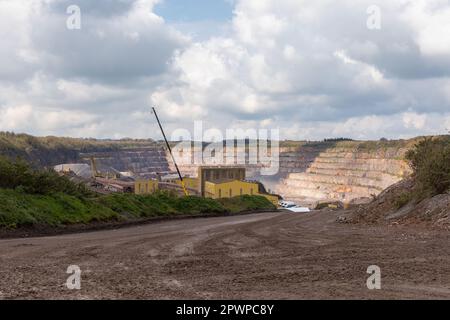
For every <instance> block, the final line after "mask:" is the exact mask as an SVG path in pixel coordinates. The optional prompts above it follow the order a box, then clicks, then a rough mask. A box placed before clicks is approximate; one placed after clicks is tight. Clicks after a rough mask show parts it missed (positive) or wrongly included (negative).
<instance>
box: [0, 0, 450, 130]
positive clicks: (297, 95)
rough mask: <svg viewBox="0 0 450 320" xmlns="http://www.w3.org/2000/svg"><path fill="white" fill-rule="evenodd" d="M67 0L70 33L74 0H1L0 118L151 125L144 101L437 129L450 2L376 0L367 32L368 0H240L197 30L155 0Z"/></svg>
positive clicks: (444, 113)
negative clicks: (226, 20)
mask: <svg viewBox="0 0 450 320" xmlns="http://www.w3.org/2000/svg"><path fill="white" fill-rule="evenodd" d="M74 1H75V2H77V3H78V4H79V5H80V7H81V9H82V17H83V18H82V19H84V20H83V23H82V29H81V30H79V32H72V31H68V30H67V29H66V28H65V19H66V13H65V5H66V4H68V3H69V2H70V4H72V3H71V2H73V1H68V0H61V1H53V0H52V1H47V0H20V1H6V0H0V38H1V39H2V42H1V43H0V106H2V107H0V116H1V117H2V119H0V124H1V128H0V130H6V129H8V130H15V131H27V132H32V133H36V134H60V135H75V136H98V137H120V136H131V137H148V136H153V137H159V135H158V134H157V133H156V132H157V131H156V130H151V128H152V127H151V126H150V123H151V122H150V121H151V118H150V116H149V115H148V108H149V106H150V105H156V106H158V110H159V111H160V113H161V117H162V118H163V120H164V122H165V124H166V126H167V128H169V129H174V128H179V127H186V128H190V127H191V126H192V121H194V120H204V121H205V122H207V123H208V124H209V125H210V126H215V127H219V128H221V129H224V128H227V127H233V126H240V127H245V126H253V127H254V126H263V127H269V126H275V127H280V129H281V131H280V134H281V137H282V138H291V139H304V138H308V139H320V138H323V137H330V136H348V137H354V138H360V139H364V138H377V137H378V138H379V137H380V136H385V137H406V136H414V135H419V134H431V133H442V132H443V131H442V130H444V131H445V125H446V121H448V119H449V118H448V110H449V106H450V79H449V77H450V60H449V58H448V57H449V54H450V34H449V33H450V6H449V4H448V1H443V0H428V1H425V0H382V1H378V3H377V5H378V6H379V7H380V8H381V14H382V25H381V29H380V30H368V29H367V27H366V19H367V17H368V16H367V13H366V9H367V7H368V6H369V5H372V4H373V3H372V1H369V0H361V1H358V2H355V1H353V0H342V1H340V2H339V4H337V3H336V2H334V1H331V0H318V1H306V0H277V1H275V0H237V1H235V2H234V5H235V9H234V17H233V20H232V21H231V22H230V25H229V26H224V28H217V30H222V31H220V32H217V34H213V36H211V37H208V38H206V39H205V38H202V39H198V38H197V39H198V40H193V39H192V38H191V37H190V36H189V35H188V31H187V30H184V29H183V28H182V27H181V24H180V25H178V26H179V29H178V30H177V29H176V26H177V24H174V25H168V24H167V23H166V22H165V21H164V18H163V17H159V16H158V15H156V14H155V13H154V12H153V7H154V5H155V3H157V2H158V1H157V0H137V1H136V0H121V1H118V0H117V1H95V2H93V1H90V0H89V1H88V0H74ZM11 26H13V27H12V28H11ZM61 26H62V27H61ZM209 33H213V32H212V31H211V32H209ZM205 34H208V32H205ZM20 115H22V116H20ZM37 119H39V120H37ZM447 126H448V124H447Z"/></svg>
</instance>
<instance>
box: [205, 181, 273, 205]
mask: <svg viewBox="0 0 450 320" xmlns="http://www.w3.org/2000/svg"><path fill="white" fill-rule="evenodd" d="M242 195H256V196H263V197H265V198H266V199H267V200H269V201H270V202H272V203H273V204H274V205H275V206H278V197H277V196H275V195H271V194H262V193H259V185H258V183H256V182H249V181H241V180H226V181H225V180H224V181H216V182H211V181H206V182H205V184H204V196H205V197H207V198H213V199H220V198H232V197H236V196H242Z"/></svg>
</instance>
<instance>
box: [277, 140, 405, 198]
mask: <svg viewBox="0 0 450 320" xmlns="http://www.w3.org/2000/svg"><path fill="white" fill-rule="evenodd" d="M405 151H406V149H395V148H391V149H387V150H374V151H372V152H365V151H360V150H358V148H339V147H338V148H328V149H326V150H324V151H322V152H320V153H319V154H318V155H317V156H316V157H315V158H314V159H313V160H312V161H311V157H308V156H305V153H304V152H302V151H301V150H300V151H299V152H298V158H299V159H301V160H300V162H301V163H303V166H302V167H303V168H305V167H306V169H304V170H303V171H302V172H294V173H289V174H288V176H287V177H286V178H284V179H282V180H281V181H280V183H278V184H277V185H276V187H275V191H276V192H278V193H280V194H281V195H283V196H284V197H285V198H287V199H290V200H294V201H297V202H300V203H304V204H309V205H311V204H313V203H316V202H319V201H324V200H327V201H329V200H336V201H343V202H350V201H352V200H354V199H358V198H370V197H372V196H375V195H378V194H379V193H380V192H381V191H383V190H384V189H386V188H387V187H389V186H390V185H392V184H394V183H396V182H398V181H399V180H401V179H402V178H404V177H405V176H406V175H408V174H409V173H410V168H409V167H408V165H407V163H406V162H405V161H404V160H401V158H402V157H403V155H404V153H405ZM294 157H295V156H294ZM290 158H292V156H291V157H290ZM303 159H305V160H303ZM281 163H282V166H283V163H284V162H283V161H281ZM288 164H289V162H288Z"/></svg>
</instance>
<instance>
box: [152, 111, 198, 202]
mask: <svg viewBox="0 0 450 320" xmlns="http://www.w3.org/2000/svg"><path fill="white" fill-rule="evenodd" d="M152 110H153V113H154V114H155V117H156V121H157V122H158V125H159V129H161V133H162V135H163V137H164V141H165V142H166V146H167V149H168V150H169V153H170V156H171V157H172V161H173V164H174V165H175V169H176V170H177V173H178V177H180V182H181V187H182V188H183V192H184V195H185V196H188V195H189V193H188V191H187V189H186V186H185V185H184V180H183V177H182V176H181V172H180V169H178V165H177V162H176V161H175V157H174V156H173V153H172V148H171V147H170V145H169V142H168V141H167V138H166V134H165V133H164V130H163V127H162V125H161V122H160V121H159V117H158V114H157V113H156V109H155V107H152Z"/></svg>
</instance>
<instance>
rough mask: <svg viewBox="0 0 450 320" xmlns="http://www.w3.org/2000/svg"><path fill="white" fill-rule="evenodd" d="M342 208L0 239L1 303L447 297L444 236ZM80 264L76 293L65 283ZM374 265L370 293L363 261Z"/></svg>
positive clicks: (448, 253) (449, 270) (447, 239)
mask: <svg viewBox="0 0 450 320" xmlns="http://www.w3.org/2000/svg"><path fill="white" fill-rule="evenodd" d="M339 214H340V213H339V212H336V213H330V212H314V213H310V214H293V213H286V212H276V213H263V214H255V215H245V216H232V217H217V218H198V219H188V220H173V221H165V222H160V223H153V224H149V225H142V226H135V227H129V228H122V229H118V230H108V231H97V232H89V233H80V234H71V235H62V236H53V237H42V238H26V239H4V240H0V298H4V299H37V298H44V299H98V298H100V299H174V298H175V299H313V298H321V299H323V298H327V299H347V298H353V299H389V298H394V299H400V298H401V299H413V298H425V299H432V298H438V299H449V298H450V247H449V245H448V244H449V243H450V233H449V232H448V231H443V230H431V229H419V228H413V227H404V226H391V227H389V226H364V225H354V224H342V223H336V222H335V221H336V218H337V217H338V216H339ZM69 265H78V266H79V267H80V268H81V271H82V273H81V289H80V290H69V289H67V287H66V285H65V283H66V279H67V277H68V276H69V274H66V270H67V267H68V266H69ZM370 265H378V266H379V267H380V268H381V279H382V282H381V290H368V289H367V286H366V280H367V278H368V277H369V274H367V273H366V270H367V267H368V266H370Z"/></svg>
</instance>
